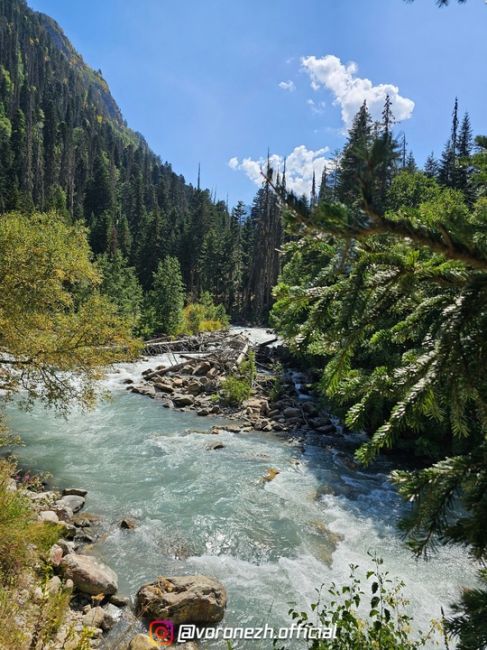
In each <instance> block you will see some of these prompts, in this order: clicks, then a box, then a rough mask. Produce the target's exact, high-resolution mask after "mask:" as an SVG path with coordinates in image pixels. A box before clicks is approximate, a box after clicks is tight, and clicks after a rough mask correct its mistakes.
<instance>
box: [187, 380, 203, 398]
mask: <svg viewBox="0 0 487 650" xmlns="http://www.w3.org/2000/svg"><path fill="white" fill-rule="evenodd" d="M186 390H187V391H188V393H189V394H190V395H199V394H200V393H201V391H202V390H203V387H202V386H201V384H200V382H199V381H197V380H193V381H190V382H189V383H188V385H187V386H186Z"/></svg>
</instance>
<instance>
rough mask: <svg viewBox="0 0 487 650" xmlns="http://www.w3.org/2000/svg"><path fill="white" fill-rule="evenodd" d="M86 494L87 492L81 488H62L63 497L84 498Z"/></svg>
mask: <svg viewBox="0 0 487 650" xmlns="http://www.w3.org/2000/svg"><path fill="white" fill-rule="evenodd" d="M87 494H88V490H83V489H81V488H64V490H63V497H69V496H75V497H85V496H86V495H87Z"/></svg>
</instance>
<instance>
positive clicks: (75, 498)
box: [55, 494, 85, 512]
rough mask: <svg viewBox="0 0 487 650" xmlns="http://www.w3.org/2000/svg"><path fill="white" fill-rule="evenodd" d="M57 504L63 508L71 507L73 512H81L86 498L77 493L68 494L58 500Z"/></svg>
mask: <svg viewBox="0 0 487 650" xmlns="http://www.w3.org/2000/svg"><path fill="white" fill-rule="evenodd" d="M55 505H56V506H58V507H61V508H69V510H72V511H73V512H79V511H80V510H81V508H83V506H84V505H85V499H84V497H80V496H79V495H76V494H67V495H66V496H64V497H62V498H61V499H59V501H56V504H55Z"/></svg>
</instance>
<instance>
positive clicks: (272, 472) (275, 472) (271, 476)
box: [264, 467, 280, 483]
mask: <svg viewBox="0 0 487 650" xmlns="http://www.w3.org/2000/svg"><path fill="white" fill-rule="evenodd" d="M279 473H280V472H279V470H278V469H276V468H275V467H270V468H269V469H268V470H267V474H266V475H265V476H264V481H265V482H266V483H269V482H270V481H273V480H274V479H275V478H276V476H277V475H278V474H279Z"/></svg>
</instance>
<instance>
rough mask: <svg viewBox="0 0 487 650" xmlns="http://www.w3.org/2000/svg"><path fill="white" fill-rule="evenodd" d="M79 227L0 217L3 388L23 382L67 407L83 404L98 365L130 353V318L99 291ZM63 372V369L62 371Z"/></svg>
mask: <svg viewBox="0 0 487 650" xmlns="http://www.w3.org/2000/svg"><path fill="white" fill-rule="evenodd" d="M90 258H91V253H90V249H89V246H88V242H87V238H86V231H85V229H84V228H83V227H82V226H81V225H80V224H75V225H67V224H66V223H64V221H63V220H62V219H61V218H60V217H58V216H56V215H54V214H38V213H35V214H33V215H31V216H30V217H27V216H24V215H21V214H18V213H11V214H6V215H3V216H2V218H1V219H0V285H1V287H2V291H1V292H0V348H1V352H2V353H1V354H0V367H1V368H2V377H1V379H2V388H3V389H4V390H5V391H6V392H7V396H10V395H12V394H13V393H15V392H17V391H19V390H21V389H22V391H23V399H24V402H25V403H27V404H30V403H32V401H33V400H34V399H39V400H41V401H42V402H44V403H45V404H48V405H53V406H55V407H58V408H59V409H60V410H61V411H66V410H67V409H68V408H69V407H70V405H71V403H72V401H73V400H76V401H78V402H79V403H81V404H82V405H84V406H89V405H91V404H92V403H93V401H94V398H95V390H94V387H95V382H96V380H97V379H99V378H100V377H101V376H102V374H103V370H104V367H105V366H107V365H108V364H110V363H113V362H115V361H118V360H123V359H130V358H133V356H134V355H135V354H136V353H137V351H138V349H139V346H138V343H137V342H136V341H135V340H134V339H133V338H132V335H131V331H130V323H128V322H127V321H126V320H125V319H124V318H123V317H121V316H120V315H119V314H118V313H117V310H116V308H115V306H114V305H113V303H111V302H110V300H108V298H106V297H105V296H102V295H100V293H99V285H100V282H101V280H100V276H99V274H98V272H97V270H96V268H95V267H94V265H93V264H92V262H91V260H90ZM68 373H69V374H68Z"/></svg>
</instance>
